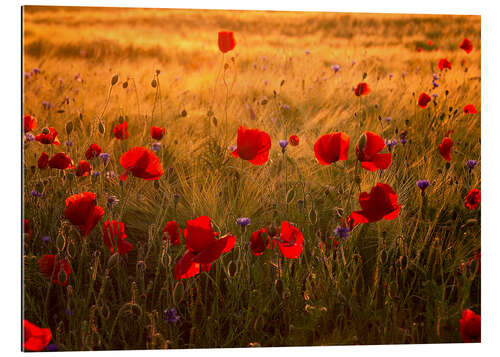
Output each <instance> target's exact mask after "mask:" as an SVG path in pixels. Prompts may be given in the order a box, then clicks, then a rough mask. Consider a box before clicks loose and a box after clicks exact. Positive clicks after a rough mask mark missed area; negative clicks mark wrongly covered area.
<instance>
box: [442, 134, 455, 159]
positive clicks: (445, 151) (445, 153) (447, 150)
mask: <svg viewBox="0 0 500 357" xmlns="http://www.w3.org/2000/svg"><path fill="white" fill-rule="evenodd" d="M452 146H453V141H452V140H451V139H450V138H449V137H445V138H444V139H443V141H442V142H441V144H439V153H440V154H441V156H442V157H443V158H444V159H445V160H446V161H451V148H452Z"/></svg>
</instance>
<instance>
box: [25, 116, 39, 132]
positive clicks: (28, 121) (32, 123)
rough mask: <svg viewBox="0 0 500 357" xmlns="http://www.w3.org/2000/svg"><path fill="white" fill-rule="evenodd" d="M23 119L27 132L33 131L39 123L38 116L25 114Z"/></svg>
mask: <svg viewBox="0 0 500 357" xmlns="http://www.w3.org/2000/svg"><path fill="white" fill-rule="evenodd" d="M23 120H24V132H25V133H27V132H28V131H33V129H35V128H36V126H37V124H38V122H37V120H36V118H35V117H32V116H31V115H25V116H24V119H23Z"/></svg>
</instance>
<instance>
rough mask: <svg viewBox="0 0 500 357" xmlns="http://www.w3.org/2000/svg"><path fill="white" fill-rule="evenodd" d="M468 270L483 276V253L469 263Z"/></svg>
mask: <svg viewBox="0 0 500 357" xmlns="http://www.w3.org/2000/svg"><path fill="white" fill-rule="evenodd" d="M462 264H463V263H462ZM466 266H467V270H469V269H470V270H471V271H473V272H474V273H476V274H481V253H479V254H476V255H475V256H473V257H472V258H470V259H469V261H468V262H467V265H466Z"/></svg>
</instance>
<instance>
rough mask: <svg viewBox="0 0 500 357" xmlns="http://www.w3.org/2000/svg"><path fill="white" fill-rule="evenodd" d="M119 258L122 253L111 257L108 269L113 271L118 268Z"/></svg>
mask: <svg viewBox="0 0 500 357" xmlns="http://www.w3.org/2000/svg"><path fill="white" fill-rule="evenodd" d="M119 258H120V253H118V252H117V253H114V254H113V255H112V256H110V257H109V259H108V264H107V267H108V269H113V268H114V267H115V266H116V264H118V260H119Z"/></svg>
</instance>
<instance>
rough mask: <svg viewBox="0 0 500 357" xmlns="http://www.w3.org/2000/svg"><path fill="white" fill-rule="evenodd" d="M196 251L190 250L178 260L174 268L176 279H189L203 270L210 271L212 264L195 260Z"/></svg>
mask: <svg viewBox="0 0 500 357" xmlns="http://www.w3.org/2000/svg"><path fill="white" fill-rule="evenodd" d="M194 256H195V255H194V253H192V252H190V251H189V250H188V251H186V252H185V253H184V255H183V256H182V257H181V259H179V260H178V261H177V264H175V268H174V278H175V280H180V279H189V278H191V277H193V276H196V275H198V274H200V273H201V272H203V271H210V268H211V264H200V263H195V262H193V258H194Z"/></svg>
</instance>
